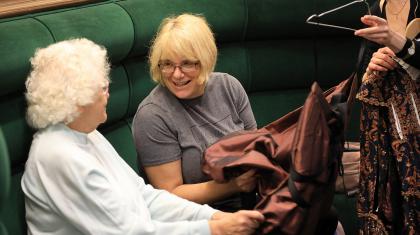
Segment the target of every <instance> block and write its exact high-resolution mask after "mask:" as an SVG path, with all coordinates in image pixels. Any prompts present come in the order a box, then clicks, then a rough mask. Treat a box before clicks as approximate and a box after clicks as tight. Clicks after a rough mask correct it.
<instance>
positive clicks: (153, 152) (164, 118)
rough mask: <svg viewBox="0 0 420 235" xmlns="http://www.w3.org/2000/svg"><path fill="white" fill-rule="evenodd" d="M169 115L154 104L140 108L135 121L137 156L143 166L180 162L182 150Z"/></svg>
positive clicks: (134, 132) (134, 133)
mask: <svg viewBox="0 0 420 235" xmlns="http://www.w3.org/2000/svg"><path fill="white" fill-rule="evenodd" d="M168 115H169V113H168V112H166V111H164V110H162V109H161V108H160V107H158V106H157V105H154V104H147V105H144V106H142V107H140V108H139V110H138V111H137V113H136V115H135V117H134V120H133V135H134V142H135V145H136V150H137V155H138V157H139V160H140V162H141V164H142V165H143V166H153V165H159V164H163V163H167V162H172V161H176V160H179V159H180V158H181V148H180V146H179V142H178V139H177V133H176V131H175V130H174V128H173V125H172V123H171V120H170V117H169V116H168Z"/></svg>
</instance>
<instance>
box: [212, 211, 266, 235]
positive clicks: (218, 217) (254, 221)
mask: <svg viewBox="0 0 420 235" xmlns="http://www.w3.org/2000/svg"><path fill="white" fill-rule="evenodd" d="M263 221H264V216H263V215H262V214H261V213H260V212H258V211H251V210H241V211H238V212H235V213H225V212H216V213H215V214H214V215H213V217H212V220H210V221H209V225H210V231H211V234H212V235H248V234H253V233H254V232H255V230H256V229H257V228H258V227H259V226H260V223H262V222H263Z"/></svg>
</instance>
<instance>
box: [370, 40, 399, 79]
mask: <svg viewBox="0 0 420 235" xmlns="http://www.w3.org/2000/svg"><path fill="white" fill-rule="evenodd" d="M393 56H395V53H394V52H393V51H392V50H391V49H389V48H388V47H383V48H380V49H379V50H378V51H377V52H375V53H373V55H372V58H371V59H370V62H369V64H368V67H367V69H366V73H367V75H368V76H376V77H380V76H384V75H385V74H386V73H387V72H388V71H389V70H394V69H395V68H396V67H397V66H398V65H397V63H396V62H395V61H394V60H393V59H392V57H393Z"/></svg>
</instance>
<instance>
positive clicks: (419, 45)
mask: <svg viewBox="0 0 420 235" xmlns="http://www.w3.org/2000/svg"><path fill="white" fill-rule="evenodd" d="M361 20H362V22H363V23H364V24H366V25H368V26H369V27H368V28H364V29H360V30H356V31H355V35H357V36H360V37H363V38H365V39H367V40H370V41H372V42H375V43H378V44H380V45H382V46H385V47H388V48H389V49H390V50H392V51H393V52H394V56H397V57H399V58H401V59H403V60H404V61H405V62H406V63H408V64H410V65H412V66H414V67H417V68H418V67H420V53H419V52H418V50H420V41H419V40H416V39H413V40H410V39H408V38H407V37H406V36H405V35H401V34H400V33H398V32H395V31H394V30H392V29H391V28H390V27H389V25H388V22H387V21H386V20H385V19H383V18H380V17H378V16H374V15H366V16H363V17H362V18H361ZM417 31H418V30H417ZM417 33H418V32H417ZM409 47H412V48H414V49H415V53H414V54H413V55H410V54H409V53H408V48H409Z"/></svg>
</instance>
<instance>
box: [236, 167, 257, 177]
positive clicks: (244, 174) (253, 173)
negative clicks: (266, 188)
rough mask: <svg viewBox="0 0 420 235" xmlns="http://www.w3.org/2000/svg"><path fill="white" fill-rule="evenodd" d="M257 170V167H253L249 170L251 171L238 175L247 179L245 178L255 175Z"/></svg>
mask: <svg viewBox="0 0 420 235" xmlns="http://www.w3.org/2000/svg"><path fill="white" fill-rule="evenodd" d="M256 172H257V171H256V170H255V169H251V170H249V171H247V172H245V173H243V174H242V175H240V176H238V177H241V178H243V179H245V178H250V177H253V176H254V175H255V173H256Z"/></svg>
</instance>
